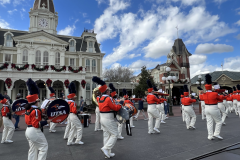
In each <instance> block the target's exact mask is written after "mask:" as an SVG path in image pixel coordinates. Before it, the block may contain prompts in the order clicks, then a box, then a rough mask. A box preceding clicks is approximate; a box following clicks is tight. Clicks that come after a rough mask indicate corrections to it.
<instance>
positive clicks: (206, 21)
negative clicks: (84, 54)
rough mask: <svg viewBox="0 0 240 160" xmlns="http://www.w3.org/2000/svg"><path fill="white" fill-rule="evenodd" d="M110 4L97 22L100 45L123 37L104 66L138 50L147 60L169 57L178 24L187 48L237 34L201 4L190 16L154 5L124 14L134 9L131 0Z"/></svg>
mask: <svg viewBox="0 0 240 160" xmlns="http://www.w3.org/2000/svg"><path fill="white" fill-rule="evenodd" d="M109 1H110V4H109V7H108V8H107V9H105V11H104V13H103V14H102V15H101V16H100V17H99V18H98V19H97V20H96V21H95V26H94V30H95V31H96V33H97V34H98V35H97V39H98V41H99V42H103V41H104V40H107V39H114V38H116V37H117V36H119V46H117V47H115V48H114V49H113V52H112V53H111V54H107V55H106V56H105V57H104V59H103V64H104V66H109V65H111V64H113V63H115V62H118V61H120V60H122V59H124V58H127V57H129V55H130V52H131V51H133V50H134V49H138V50H141V51H142V52H144V54H145V57H146V58H159V57H161V56H165V55H167V54H168V53H169V52H170V50H171V48H172V45H173V43H174V40H175V39H176V38H177V31H176V28H175V27H176V26H177V25H178V27H179V37H181V38H183V40H184V43H185V44H186V45H188V44H196V43H199V42H201V43H202V42H208V41H212V40H216V39H218V38H219V37H223V36H225V35H227V34H230V33H234V32H236V31H237V30H236V29H232V28H229V27H228V24H226V23H225V22H222V21H220V20H219V16H218V15H211V14H210V13H209V12H207V11H206V8H205V7H204V6H203V5H200V4H199V6H193V7H192V8H191V9H190V11H189V12H188V13H186V12H185V10H184V9H182V8H180V7H173V6H171V5H169V6H165V5H164V6H163V5H158V6H156V5H153V6H152V8H151V10H149V11H143V10H141V9H140V10H139V11H138V12H137V13H136V14H134V13H131V12H130V13H124V10H125V9H126V8H128V7H129V6H130V3H129V1H128V0H109ZM171 1H174V0H171ZM177 1H179V0H176V1H174V2H177ZM181 3H185V4H189V5H190V4H195V3H197V1H195V0H193V1H189V3H187V1H184V0H182V1H181ZM120 11H121V12H120ZM182 22H184V23H182Z"/></svg>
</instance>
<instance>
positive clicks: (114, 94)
mask: <svg viewBox="0 0 240 160" xmlns="http://www.w3.org/2000/svg"><path fill="white" fill-rule="evenodd" d="M109 88H110V89H111V90H112V93H111V97H112V99H113V101H114V103H115V104H117V103H116V102H117V99H116V98H117V93H116V89H115V87H114V86H113V84H112V83H110V84H109ZM117 117H118V115H117ZM117 125H118V139H121V140H123V139H124V137H123V136H122V128H123V123H119V122H117Z"/></svg>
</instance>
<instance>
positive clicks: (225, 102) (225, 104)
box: [223, 99, 229, 114]
mask: <svg viewBox="0 0 240 160" xmlns="http://www.w3.org/2000/svg"><path fill="white" fill-rule="evenodd" d="M223 105H224V106H225V112H226V114H228V111H229V109H228V103H227V101H226V99H224V100H223Z"/></svg>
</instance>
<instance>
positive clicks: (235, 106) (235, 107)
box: [233, 99, 238, 115]
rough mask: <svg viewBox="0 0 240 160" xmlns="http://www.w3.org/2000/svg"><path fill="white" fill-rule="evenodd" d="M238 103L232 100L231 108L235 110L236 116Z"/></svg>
mask: <svg viewBox="0 0 240 160" xmlns="http://www.w3.org/2000/svg"><path fill="white" fill-rule="evenodd" d="M237 103H238V101H237V100H236V99H234V100H233V108H234V110H235V113H236V115H238V107H237Z"/></svg>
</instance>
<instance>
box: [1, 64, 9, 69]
mask: <svg viewBox="0 0 240 160" xmlns="http://www.w3.org/2000/svg"><path fill="white" fill-rule="evenodd" d="M7 67H8V63H4V64H3V65H2V66H1V67H0V70H2V69H5V68H7Z"/></svg>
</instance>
